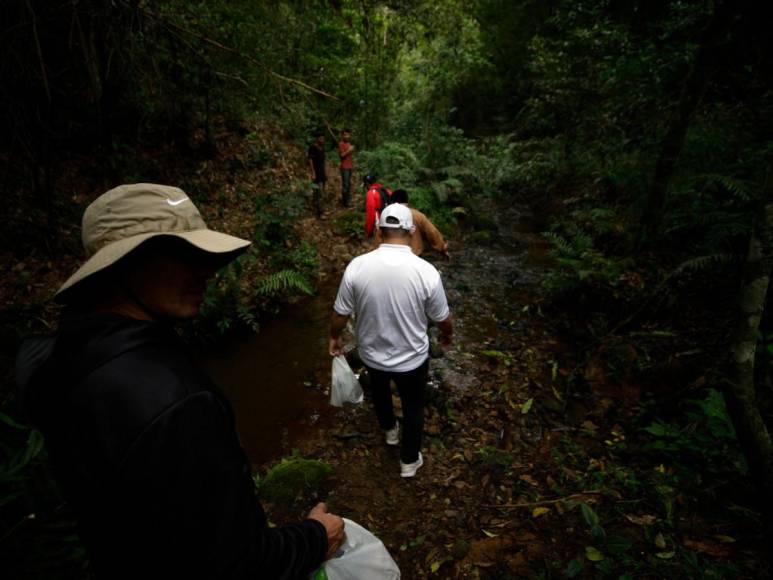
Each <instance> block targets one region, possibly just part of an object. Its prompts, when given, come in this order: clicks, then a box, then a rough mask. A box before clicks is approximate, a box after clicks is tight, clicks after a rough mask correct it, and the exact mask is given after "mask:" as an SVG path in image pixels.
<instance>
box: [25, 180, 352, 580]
mask: <svg viewBox="0 0 773 580" xmlns="http://www.w3.org/2000/svg"><path fill="white" fill-rule="evenodd" d="M82 235H83V245H84V248H85V251H86V261H85V262H84V263H83V265H82V266H81V267H80V268H79V269H78V270H77V271H76V272H75V273H74V274H73V275H72V276H71V277H70V278H69V279H68V280H67V281H66V282H65V283H64V284H63V285H62V286H61V288H59V290H58V291H57V293H56V299H57V300H58V301H60V302H62V303H64V304H65V305H66V308H65V314H64V316H63V318H62V321H61V324H60V328H59V331H58V333H57V334H56V335H55V336H52V337H46V338H38V339H31V340H28V341H27V342H26V343H25V344H24V345H23V347H22V350H21V352H20V353H19V358H18V360H17V373H16V374H17V381H18V382H19V386H20V391H21V393H22V401H23V403H24V406H25V408H26V410H27V412H28V415H29V418H30V419H31V421H32V422H33V423H34V424H35V425H36V426H37V427H38V428H39V429H40V430H41V431H42V432H43V434H44V436H45V439H46V445H47V448H48V453H49V457H50V460H51V463H52V465H53V468H54V472H55V475H56V477H57V480H58V481H59V483H60V485H61V488H62V492H63V494H64V495H65V497H66V499H67V500H68V501H69V502H70V504H71V505H72V506H73V507H74V509H75V511H76V512H77V516H78V520H79V531H80V535H81V538H82V540H83V543H84V545H85V547H86V550H87V553H88V555H89V558H90V560H91V564H92V567H93V570H94V573H95V575H96V577H97V578H111V579H113V578H121V579H122V578H126V579H128V578H133V579H136V578H156V577H158V578H161V577H163V578H202V579H203V578H207V579H215V578H218V579H221V578H223V579H225V578H229V579H230V578H233V579H236V578H239V579H241V578H286V579H291V578H305V577H308V575H309V573H311V572H312V571H313V570H315V569H316V568H317V567H318V566H319V565H320V564H321V563H322V562H323V561H324V559H325V558H326V557H329V555H330V554H332V553H333V552H334V551H335V550H336V549H337V548H338V546H339V545H340V543H341V541H342V539H343V522H342V520H341V518H340V517H338V516H335V515H333V514H330V513H327V510H326V508H325V505H324V504H318V505H317V506H316V507H315V508H314V509H313V510H311V512H310V513H309V515H308V518H307V519H306V520H305V521H303V522H301V523H300V524H296V525H288V526H281V527H277V528H269V526H268V524H267V520H266V516H265V513H264V512H263V509H262V507H261V506H260V503H259V502H258V501H257V499H256V497H255V493H254V484H253V482H252V478H251V475H250V470H249V465H248V463H247V460H246V458H245V455H244V452H243V451H242V448H241V446H240V444H239V441H238V436H237V434H236V429H235V424H234V418H233V413H232V410H231V406H230V403H229V402H228V400H227V399H226V398H225V397H224V395H223V394H222V393H221V392H220V390H219V389H218V388H217V387H216V386H215V385H214V384H213V383H212V382H211V381H210V379H209V378H208V377H207V376H206V375H204V374H203V373H202V372H201V371H200V370H199V369H197V368H196V366H195V365H194V364H192V362H191V359H190V356H189V355H188V353H187V352H186V350H185V348H184V346H183V345H182V344H181V342H180V341H179V339H178V337H177V335H176V333H175V332H174V330H173V328H172V326H171V324H169V323H170V322H171V321H175V320H180V319H187V318H191V317H193V316H195V315H196V314H197V313H198V310H199V307H200V305H201V302H202V299H203V295H204V291H205V289H206V283H207V280H208V279H209V278H210V277H211V276H212V275H213V274H214V273H215V272H216V271H217V270H218V269H219V268H221V267H222V266H224V265H226V264H227V263H228V262H230V261H231V260H233V259H234V258H236V257H237V256H238V255H239V254H241V253H242V252H243V251H244V250H246V248H247V247H248V246H249V245H250V242H248V241H246V240H243V239H240V238H237V237H234V236H230V235H228V234H224V233H220V232H215V231H212V230H210V229H208V228H207V226H206V224H205V223H204V220H203V219H202V217H201V215H200V214H199V212H198V210H197V209H196V206H195V205H194V204H193V202H192V201H191V200H190V198H189V197H188V196H187V195H186V194H185V192H183V191H182V190H181V189H179V188H176V187H169V186H165V185H156V184H148V183H141V184H132V185H122V186H120V187H116V188H115V189H111V190H110V191H108V192H107V193H105V194H104V195H102V196H100V197H99V198H98V199H97V200H95V201H94V202H93V203H92V204H91V205H90V206H89V207H88V208H87V209H86V211H85V213H84V216H83V232H82Z"/></svg>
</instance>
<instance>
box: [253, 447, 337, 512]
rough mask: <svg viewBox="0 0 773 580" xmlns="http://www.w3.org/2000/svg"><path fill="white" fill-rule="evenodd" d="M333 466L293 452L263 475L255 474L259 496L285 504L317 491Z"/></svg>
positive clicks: (331, 471)
mask: <svg viewBox="0 0 773 580" xmlns="http://www.w3.org/2000/svg"><path fill="white" fill-rule="evenodd" d="M332 473H333V468H332V467H331V466H330V464H329V463H326V462H324V461H320V460H317V459H305V458H303V457H300V456H299V455H298V454H297V453H294V454H293V455H292V456H290V457H285V458H284V459H282V460H281V461H280V462H279V463H278V464H277V465H275V466H274V467H272V468H271V469H269V471H268V473H266V475H265V476H263V477H259V476H258V475H256V476H255V483H256V485H257V486H258V491H259V492H260V495H261V497H263V498H265V499H266V500H268V501H271V502H274V503H283V504H287V503H289V502H292V500H294V499H295V498H296V497H297V496H299V495H303V494H305V493H308V492H312V491H318V490H319V489H320V488H321V487H322V486H323V485H324V483H325V481H327V478H328V477H329V476H330V474H332Z"/></svg>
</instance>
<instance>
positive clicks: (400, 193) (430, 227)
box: [375, 189, 451, 260]
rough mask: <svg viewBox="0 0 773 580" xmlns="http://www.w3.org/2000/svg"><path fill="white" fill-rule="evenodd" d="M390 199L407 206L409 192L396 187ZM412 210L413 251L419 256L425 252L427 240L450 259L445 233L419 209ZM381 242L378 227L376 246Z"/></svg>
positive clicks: (432, 246) (433, 247)
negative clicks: (444, 237)
mask: <svg viewBox="0 0 773 580" xmlns="http://www.w3.org/2000/svg"><path fill="white" fill-rule="evenodd" d="M390 199H391V202H392V203H400V204H402V205H406V206H407V205H408V192H407V191H405V190H404V189H396V190H395V191H394V192H392V197H391V198H390ZM390 205H391V204H390ZM409 207H410V206H409ZM410 210H411V214H413V225H414V229H413V231H412V233H411V244H410V245H411V251H412V252H413V253H414V254H416V255H417V256H421V255H422V253H423V252H424V242H425V241H426V242H427V243H428V244H429V245H430V247H431V248H432V249H434V250H435V251H437V252H439V253H440V254H442V255H443V256H444V257H445V259H446V260H450V259H451V256H450V255H449V254H448V243H447V242H446V241H445V239H443V234H441V233H440V230H438V229H437V228H436V227H435V225H434V224H433V223H432V222H431V221H429V218H428V217H427V216H426V215H424V214H423V213H421V212H420V211H419V210H418V209H416V208H413V207H411V208H410ZM380 243H381V232H380V230H379V228H376V238H375V245H376V247H378V245H379V244H380Z"/></svg>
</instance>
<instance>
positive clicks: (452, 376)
mask: <svg viewBox="0 0 773 580" xmlns="http://www.w3.org/2000/svg"><path fill="white" fill-rule="evenodd" d="M480 209H481V211H482V212H484V214H485V215H486V216H487V219H488V220H489V222H490V226H491V229H490V230H488V231H485V232H483V233H481V232H480V231H478V232H470V233H468V234H466V235H465V234H461V235H459V236H458V237H457V238H456V239H452V240H451V241H450V252H451V256H452V259H451V261H444V260H442V259H441V258H440V257H438V256H435V255H432V254H431V253H429V254H425V257H426V258H427V259H428V260H430V261H432V262H433V263H434V264H435V265H436V267H437V268H438V269H439V270H440V271H441V272H442V275H443V280H444V285H445V288H446V292H447V295H448V300H449V304H450V306H451V309H452V312H453V314H454V317H455V337H454V343H453V345H452V346H450V347H448V348H447V349H445V352H443V353H442V356H439V357H435V358H433V359H432V360H431V366H430V381H429V384H428V385H427V405H426V410H425V438H424V442H423V453H424V457H425V465H424V467H423V468H422V469H421V470H420V471H419V474H418V475H417V477H415V478H413V479H408V480H406V479H402V478H401V477H400V476H399V452H398V450H397V449H396V448H391V447H387V446H386V445H385V444H384V440H383V435H382V433H381V432H380V431H379V429H378V427H377V424H376V421H375V416H374V413H373V411H372V407H371V404H370V402H369V401H368V399H367V397H366V401H365V403H364V404H361V405H358V406H347V407H345V408H344V409H342V410H337V409H333V408H330V407H329V406H327V408H325V409H323V410H322V411H321V413H320V415H321V416H319V415H314V416H313V420H312V423H314V424H315V426H316V427H317V428H316V429H314V428H309V425H308V421H307V425H306V427H305V428H304V429H302V430H301V431H300V433H301V434H300V435H299V436H295V437H294V438H292V441H291V443H292V447H293V449H298V450H299V452H300V453H301V455H303V456H305V457H309V458H318V459H323V460H325V461H327V462H328V463H330V464H331V465H332V466H333V468H334V476H333V478H332V481H330V482H329V485H328V487H327V491H326V492H323V493H322V494H321V495H320V496H319V497H320V498H321V499H324V500H325V501H327V503H328V504H329V506H330V507H331V509H332V510H334V511H335V512H337V513H340V514H342V515H345V516H346V517H349V518H351V519H353V520H355V521H357V522H359V523H361V524H363V525H365V526H367V527H368V528H370V529H371V530H372V531H373V532H374V533H376V534H377V535H378V536H379V537H380V538H382V539H383V541H384V543H385V544H386V545H387V547H388V548H389V550H390V552H391V553H392V554H393V555H394V557H395V559H396V560H397V562H398V564H399V565H400V568H401V570H402V572H403V577H404V578H407V579H410V578H426V577H433V578H445V577H464V578H468V577H469V578H476V577H486V578H489V577H490V578H496V577H505V576H503V575H513V574H516V575H518V576H523V577H533V576H534V575H535V574H536V573H537V571H538V570H540V569H543V568H544V567H545V560H546V559H547V558H548V557H550V556H557V560H558V561H563V562H566V559H567V556H568V558H569V559H571V557H572V555H571V554H572V552H571V549H572V548H570V547H569V546H567V545H565V544H564V545H562V546H561V548H560V549H558V548H557V543H560V542H562V539H561V538H560V536H559V535H557V534H555V528H554V527H552V525H547V526H546V527H544V530H543V531H540V529H541V528H542V527H543V526H542V525H541V524H542V522H541V521H536V520H535V514H537V517H538V518H540V519H542V518H541V516H542V515H543V514H547V513H548V512H551V511H552V509H551V508H550V507H545V508H540V509H537V511H536V512H535V511H534V510H535V507H537V506H542V505H543V504H544V505H548V506H550V505H551V504H553V503H554V502H553V501H552V500H551V499H548V500H545V498H546V497H550V498H552V497H555V494H554V493H553V492H551V490H550V489H549V487H548V485H549V484H548V483H546V480H545V478H544V476H543V474H541V473H540V472H541V471H542V469H541V467H540V466H539V465H540V461H539V457H540V456H541V455H543V454H545V453H546V452H547V450H548V449H549V447H550V444H549V443H550V440H551V437H553V436H554V433H553V428H552V427H551V426H550V425H549V424H548V423H547V422H546V421H545V419H544V418H543V414H542V412H541V407H542V403H541V402H540V401H541V400H542V399H541V397H540V396H539V394H540V393H541V392H544V391H545V390H547V392H551V390H552V391H555V388H554V387H553V385H552V384H551V382H552V380H553V379H555V368H556V365H555V363H554V362H553V355H552V354H551V353H552V352H554V351H555V349H556V348H557V344H558V343H557V341H556V340H555V338H554V337H553V336H551V334H550V332H549V331H548V330H547V329H546V325H545V324H544V323H543V322H544V321H543V319H542V317H541V315H540V308H539V295H540V290H539V282H540V280H541V279H542V277H543V275H544V268H545V260H544V253H545V247H544V242H543V241H542V238H541V236H539V235H538V234H537V233H535V232H533V231H531V230H532V229H533V228H531V227H530V225H529V224H530V216H529V213H528V211H527V209H526V208H524V207H517V206H513V205H508V206H500V205H497V204H495V203H494V202H486V205H484V206H483V207H482V208H480ZM341 211H343V210H338V211H337V212H336V213H340V212H341ZM336 213H334V214H329V215H328V216H326V219H327V220H328V221H327V224H329V223H331V222H332V221H333V220H334V219H335V217H336ZM327 224H326V222H325V220H322V221H321V222H316V221H313V220H309V223H304V224H303V226H302V227H304V229H305V230H306V231H307V232H308V235H309V236H310V237H311V238H312V239H314V238H318V239H316V240H315V241H316V242H317V244H318V247H319V248H320V249H321V254H322V258H323V267H324V269H325V278H326V279H327V280H326V281H324V282H323V284H324V285H325V287H327V288H328V289H330V288H333V290H334V288H335V286H334V285H335V284H336V283H337V281H338V279H339V277H340V275H341V273H342V272H343V268H344V267H345V265H346V263H347V262H348V260H349V259H351V257H352V256H353V255H356V254H358V253H361V252H363V251H366V250H367V249H369V248H367V247H365V246H363V245H360V244H359V243H357V242H354V241H347V240H346V239H341V238H336V239H332V240H331V239H330V230H329V228H328V227H326V226H327ZM328 293H329V292H328ZM331 304H332V295H331V298H330V303H329V305H328V310H327V312H328V313H329V308H330V305H331ZM325 337H326V335H323V340H324V339H325ZM321 369H324V370H321ZM355 370H358V369H355ZM317 372H318V376H317V378H318V381H317V382H318V383H319V389H320V391H321V394H322V395H323V396H324V395H326V394H327V392H326V389H327V385H329V381H330V379H329V359H327V360H326V361H325V363H324V366H323V367H318V368H317ZM363 382H364V383H365V387H366V393H367V380H366V379H365V380H364V381H363ZM307 384H308V382H307ZM318 395H319V393H314V395H313V396H312V398H315V399H316V400H318ZM556 396H557V397H560V394H558V395H556ZM395 404H396V408H397V413H398V415H399V412H400V411H399V399H397V398H396V397H395ZM237 414H238V409H237ZM555 429H557V430H558V431H560V430H561V427H560V426H557V427H556V428H555ZM285 451H287V449H286V450H285ZM270 465H271V462H268V463H266V464H265V465H262V466H261V467H263V468H266V467H268V466H270ZM548 481H550V479H548ZM579 497H581V496H579ZM300 499H301V498H299V500H300ZM308 499H309V498H303V500H301V501H299V502H296V504H295V505H294V508H291V509H288V508H287V506H271V505H269V511H270V513H272V515H273V516H274V517H275V519H276V520H277V521H283V520H284V518H285V517H298V516H299V515H300V514H301V510H302V509H303V508H305V505H304V503H303V501H308ZM545 501H546V503H545ZM535 502H536V503H535ZM293 509H296V510H297V511H296V513H293ZM545 519H546V518H545ZM557 549H558V552H560V555H559V554H558V553H556V551H557ZM567 550H570V551H569V553H568V554H567Z"/></svg>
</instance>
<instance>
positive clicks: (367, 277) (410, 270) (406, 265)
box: [333, 244, 449, 372]
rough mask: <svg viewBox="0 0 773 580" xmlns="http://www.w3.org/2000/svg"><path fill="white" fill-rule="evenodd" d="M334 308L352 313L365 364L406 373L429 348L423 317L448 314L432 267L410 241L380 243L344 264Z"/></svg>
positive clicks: (441, 290) (419, 362) (440, 282)
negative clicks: (417, 254)
mask: <svg viewBox="0 0 773 580" xmlns="http://www.w3.org/2000/svg"><path fill="white" fill-rule="evenodd" d="M333 309H334V310H335V311H336V312H337V313H338V314H341V315H342V316H349V315H351V314H356V317H357V330H356V331H357V342H358V348H359V355H360V358H361V359H362V361H363V362H364V363H365V364H366V365H368V366H369V367H373V368H375V369H379V370H382V371H391V372H407V371H411V370H413V369H415V368H418V367H419V366H421V364H422V363H423V362H424V360H425V359H426V358H427V353H428V352H429V339H428V338H427V321H428V319H429V320H432V321H434V322H439V321H442V320H445V319H446V318H448V315H449V310H448V302H447V301H446V294H445V291H444V290H443V283H442V281H441V280H440V273H439V272H438V271H437V270H436V269H435V267H434V266H433V265H432V264H430V263H429V262H427V261H426V260H423V259H421V258H419V257H418V256H416V255H415V254H414V253H413V252H412V251H411V248H410V246H403V245H400V244H381V245H380V246H379V247H378V249H376V250H373V251H372V252H368V253H367V254H363V255H361V256H357V257H356V258H354V259H353V260H352V261H351V262H350V263H349V265H348V266H347V267H346V272H344V277H343V279H342V280H341V285H340V287H339V288H338V296H336V301H335V304H334V305H333Z"/></svg>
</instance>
